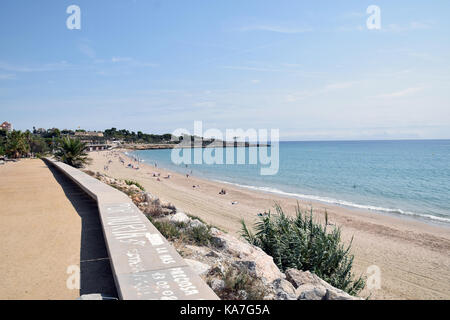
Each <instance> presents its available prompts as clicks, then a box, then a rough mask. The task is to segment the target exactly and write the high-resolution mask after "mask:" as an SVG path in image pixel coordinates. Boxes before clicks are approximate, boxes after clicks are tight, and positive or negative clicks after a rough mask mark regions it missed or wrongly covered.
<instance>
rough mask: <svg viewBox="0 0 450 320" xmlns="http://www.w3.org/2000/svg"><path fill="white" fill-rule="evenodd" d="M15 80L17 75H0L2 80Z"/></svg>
mask: <svg viewBox="0 0 450 320" xmlns="http://www.w3.org/2000/svg"><path fill="white" fill-rule="evenodd" d="M15 78H16V75H15V74H7V73H0V80H11V79H15Z"/></svg>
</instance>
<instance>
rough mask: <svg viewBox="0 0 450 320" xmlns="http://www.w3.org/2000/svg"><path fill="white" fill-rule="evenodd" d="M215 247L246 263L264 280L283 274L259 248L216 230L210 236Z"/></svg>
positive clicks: (272, 279)
mask: <svg viewBox="0 0 450 320" xmlns="http://www.w3.org/2000/svg"><path fill="white" fill-rule="evenodd" d="M212 242H213V243H214V244H215V245H216V247H217V248H220V249H221V250H224V251H226V252H227V253H229V254H230V255H232V256H236V257H238V258H239V259H240V261H241V262H239V263H240V264H242V263H243V264H246V266H247V267H248V268H250V269H251V272H252V273H253V275H254V276H256V277H258V278H261V280H263V281H265V282H268V283H270V282H272V281H274V280H275V279H278V278H284V274H283V273H282V272H281V271H280V270H279V269H278V267H277V265H276V264H275V263H274V262H273V258H272V257H271V256H269V255H267V254H266V253H265V252H264V251H262V250H261V248H258V247H255V246H253V245H251V244H249V243H247V242H243V241H240V240H238V239H236V238H235V237H233V236H231V235H228V234H225V233H223V232H217V233H216V235H215V236H214V237H213V238H212ZM242 261H245V262H242Z"/></svg>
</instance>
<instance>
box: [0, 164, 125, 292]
mask: <svg viewBox="0 0 450 320" xmlns="http://www.w3.org/2000/svg"><path fill="white" fill-rule="evenodd" d="M0 243H1V245H0V257H1V259H0V299H76V298H77V297H79V296H80V295H81V294H87V293H103V294H105V295H107V296H116V291H115V287H114V282H113V278H112V275H111V270H110V266H109V260H108V258H107V257H108V254H107V252H106V249H105V244H104V240H103V234H102V230H101V226H100V222H99V218H98V209H97V205H96V203H95V202H94V201H93V200H91V198H89V197H88V196H87V195H86V194H85V193H84V192H83V191H82V190H81V189H80V188H79V187H78V186H77V185H75V184H74V183H73V182H71V181H70V180H68V179H67V178H66V177H65V176H64V175H62V174H61V173H59V172H58V171H57V170H55V169H53V168H49V167H47V165H46V164H45V163H44V162H43V161H41V160H21V161H20V162H17V163H7V164H6V165H2V166H0ZM71 266H72V267H71ZM68 268H69V269H68ZM78 268H80V269H81V273H80V278H79V279H80V280H79V286H78V287H79V288H77V281H76V280H77V272H76V270H77V269H78ZM68 271H69V272H72V273H70V274H69V273H68ZM67 283H69V286H70V287H72V289H70V288H68V286H67ZM73 287H75V288H73Z"/></svg>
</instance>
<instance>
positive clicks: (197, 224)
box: [190, 219, 206, 228]
mask: <svg viewBox="0 0 450 320" xmlns="http://www.w3.org/2000/svg"><path fill="white" fill-rule="evenodd" d="M190 227H191V228H198V227H206V226H205V224H204V223H203V222H201V221H200V220H197V219H192V220H191V222H190Z"/></svg>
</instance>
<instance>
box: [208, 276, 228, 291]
mask: <svg viewBox="0 0 450 320" xmlns="http://www.w3.org/2000/svg"><path fill="white" fill-rule="evenodd" d="M209 286H210V287H211V289H213V290H214V291H220V290H222V289H223V288H225V281H223V280H219V279H212V280H211V281H210V283H209Z"/></svg>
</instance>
